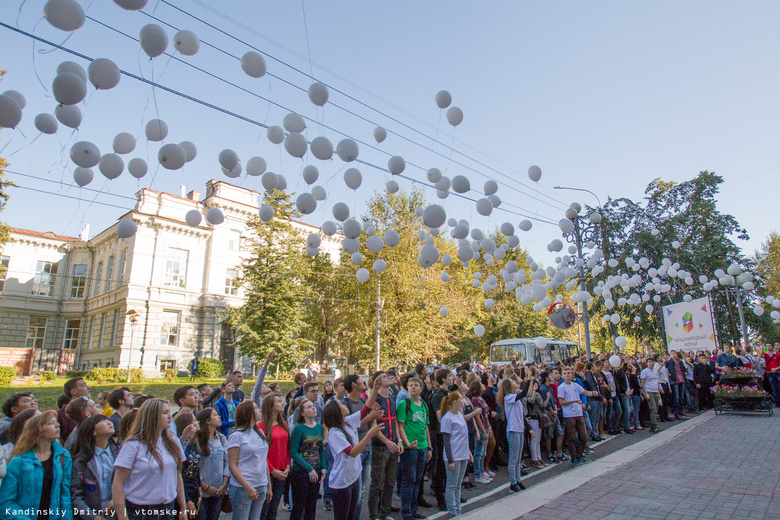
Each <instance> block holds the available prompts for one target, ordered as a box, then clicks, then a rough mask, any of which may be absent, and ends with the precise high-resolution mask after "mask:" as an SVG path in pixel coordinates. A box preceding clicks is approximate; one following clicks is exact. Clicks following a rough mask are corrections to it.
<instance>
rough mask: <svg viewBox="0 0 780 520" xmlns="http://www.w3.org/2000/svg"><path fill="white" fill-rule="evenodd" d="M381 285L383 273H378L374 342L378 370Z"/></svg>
mask: <svg viewBox="0 0 780 520" xmlns="http://www.w3.org/2000/svg"><path fill="white" fill-rule="evenodd" d="M381 286H382V275H381V273H376V332H375V334H374V342H375V345H374V347H375V352H374V354H375V356H376V370H379V320H380V314H381V312H382V307H383V305H382V300H381Z"/></svg>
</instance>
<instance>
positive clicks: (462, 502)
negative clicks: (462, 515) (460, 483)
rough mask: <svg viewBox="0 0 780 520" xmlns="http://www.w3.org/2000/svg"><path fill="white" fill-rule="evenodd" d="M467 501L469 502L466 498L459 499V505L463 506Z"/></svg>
mask: <svg viewBox="0 0 780 520" xmlns="http://www.w3.org/2000/svg"><path fill="white" fill-rule="evenodd" d="M468 501H469V499H468V498H466V497H460V503H461V504H465V503H466V502H468Z"/></svg>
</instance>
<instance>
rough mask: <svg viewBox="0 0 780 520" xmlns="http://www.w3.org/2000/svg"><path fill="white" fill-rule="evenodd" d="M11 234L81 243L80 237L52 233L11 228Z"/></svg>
mask: <svg viewBox="0 0 780 520" xmlns="http://www.w3.org/2000/svg"><path fill="white" fill-rule="evenodd" d="M11 233H18V234H20V235H30V236H33V237H40V238H51V239H53V240H64V241H65V242H81V239H80V238H78V237H69V236H65V235H55V234H54V233H52V232H51V231H46V232H41V231H30V230H29V229H21V228H11Z"/></svg>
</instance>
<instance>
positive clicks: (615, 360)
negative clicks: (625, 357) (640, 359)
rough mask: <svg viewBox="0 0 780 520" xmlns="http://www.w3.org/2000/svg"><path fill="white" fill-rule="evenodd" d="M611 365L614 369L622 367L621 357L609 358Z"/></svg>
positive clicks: (613, 356)
mask: <svg viewBox="0 0 780 520" xmlns="http://www.w3.org/2000/svg"><path fill="white" fill-rule="evenodd" d="M609 364H610V365H611V366H612V367H614V368H617V367H619V366H620V356H616V355H612V356H609Z"/></svg>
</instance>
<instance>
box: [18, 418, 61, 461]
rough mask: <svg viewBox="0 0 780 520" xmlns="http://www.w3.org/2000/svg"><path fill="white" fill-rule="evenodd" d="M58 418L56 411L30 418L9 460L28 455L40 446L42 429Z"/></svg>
mask: <svg viewBox="0 0 780 520" xmlns="http://www.w3.org/2000/svg"><path fill="white" fill-rule="evenodd" d="M56 417H57V412H55V411H54V410H49V411H47V412H43V413H42V414H40V415H36V416H34V417H30V419H28V421H27V422H26V423H25V425H24V429H23V430H22V434H21V435H20V436H19V440H18V441H16V444H14V449H13V451H12V452H11V457H10V458H9V459H11V458H14V457H16V456H17V455H22V454H24V453H27V452H28V451H30V450H31V449H33V448H35V446H37V444H38V437H39V436H40V435H41V428H43V426H44V425H45V424H46V423H47V422H49V421H51V420H52V419H53V418H56Z"/></svg>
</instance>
